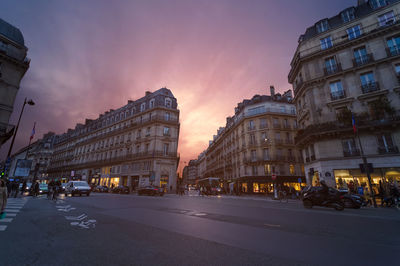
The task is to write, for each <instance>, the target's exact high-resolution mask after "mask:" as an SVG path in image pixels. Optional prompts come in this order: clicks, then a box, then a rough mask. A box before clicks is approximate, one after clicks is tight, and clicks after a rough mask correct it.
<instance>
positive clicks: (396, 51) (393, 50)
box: [386, 46, 400, 57]
mask: <svg viewBox="0 0 400 266" xmlns="http://www.w3.org/2000/svg"><path fill="white" fill-rule="evenodd" d="M386 54H387V56H388V57H390V56H396V55H400V48H399V47H397V46H393V47H388V48H386Z"/></svg>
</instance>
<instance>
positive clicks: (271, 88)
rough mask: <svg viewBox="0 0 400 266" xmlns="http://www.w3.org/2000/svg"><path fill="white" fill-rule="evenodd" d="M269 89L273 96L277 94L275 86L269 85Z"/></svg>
mask: <svg viewBox="0 0 400 266" xmlns="http://www.w3.org/2000/svg"><path fill="white" fill-rule="evenodd" d="M269 91H270V92H271V96H272V97H273V96H274V95H275V87H274V86H272V85H271V86H269Z"/></svg>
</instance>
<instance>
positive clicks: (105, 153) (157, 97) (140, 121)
mask: <svg viewBox="0 0 400 266" xmlns="http://www.w3.org/2000/svg"><path fill="white" fill-rule="evenodd" d="M177 105H178V104H177V100H176V98H175V97H174V95H173V94H172V92H171V91H170V90H169V89H167V88H161V89H159V90H157V91H155V92H146V95H145V96H144V97H142V98H140V99H138V100H136V101H128V104H127V105H125V106H123V107H121V108H119V109H117V110H110V111H107V112H105V113H104V114H101V115H100V116H99V117H98V118H97V119H93V120H92V119H86V121H85V123H84V124H77V125H76V127H75V128H74V129H69V130H68V131H67V132H66V133H64V134H62V135H59V136H57V138H56V142H55V146H54V153H53V157H52V160H51V166H50V168H49V170H48V175H49V177H57V178H62V179H63V180H70V179H81V180H87V181H88V182H89V183H94V184H101V185H107V186H117V185H127V186H130V187H143V186H146V185H149V184H153V185H157V186H165V187H166V188H168V189H169V188H171V187H172V188H173V189H174V188H175V186H176V171H177V163H178V160H179V155H178V154H177V148H178V138H179V128H180V124H179V110H178V108H177Z"/></svg>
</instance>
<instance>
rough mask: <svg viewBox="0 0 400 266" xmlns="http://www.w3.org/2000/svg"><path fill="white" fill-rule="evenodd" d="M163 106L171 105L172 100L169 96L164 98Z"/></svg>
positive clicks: (168, 106)
mask: <svg viewBox="0 0 400 266" xmlns="http://www.w3.org/2000/svg"><path fill="white" fill-rule="evenodd" d="M165 107H167V108H171V107H172V101H171V99H169V98H166V99H165Z"/></svg>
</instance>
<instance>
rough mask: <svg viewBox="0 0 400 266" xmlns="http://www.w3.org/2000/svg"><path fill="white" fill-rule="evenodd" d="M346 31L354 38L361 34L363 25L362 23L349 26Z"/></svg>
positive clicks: (350, 37) (350, 38) (349, 37)
mask: <svg viewBox="0 0 400 266" xmlns="http://www.w3.org/2000/svg"><path fill="white" fill-rule="evenodd" d="M346 32H347V37H348V39H349V40H353V39H355V38H358V37H360V36H361V27H360V25H356V26H354V27H351V28H348V29H347V30H346Z"/></svg>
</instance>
